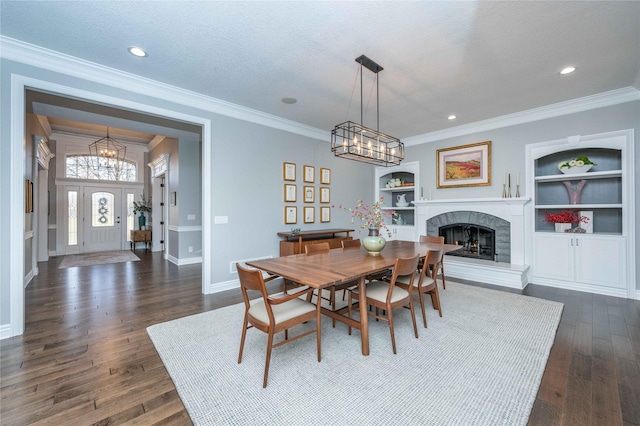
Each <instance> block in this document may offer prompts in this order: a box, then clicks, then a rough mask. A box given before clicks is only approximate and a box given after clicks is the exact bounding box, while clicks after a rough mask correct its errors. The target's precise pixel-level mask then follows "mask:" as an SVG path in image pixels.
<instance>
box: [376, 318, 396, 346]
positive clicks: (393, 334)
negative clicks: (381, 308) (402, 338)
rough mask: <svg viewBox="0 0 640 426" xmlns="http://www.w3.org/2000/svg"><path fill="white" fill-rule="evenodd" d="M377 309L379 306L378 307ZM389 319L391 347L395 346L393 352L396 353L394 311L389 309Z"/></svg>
mask: <svg viewBox="0 0 640 426" xmlns="http://www.w3.org/2000/svg"><path fill="white" fill-rule="evenodd" d="M376 309H377V308H376ZM387 319H388V320H389V332H390V333H391V347H392V348H393V354H394V355H395V354H396V334H395V332H394V331H393V312H392V311H391V309H389V315H388V316H387Z"/></svg>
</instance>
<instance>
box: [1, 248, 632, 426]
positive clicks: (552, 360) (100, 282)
mask: <svg viewBox="0 0 640 426" xmlns="http://www.w3.org/2000/svg"><path fill="white" fill-rule="evenodd" d="M136 254H138V256H139V257H140V258H141V261H139V262H128V263H120V264H111V265H96V266H85V267H80V268H69V269H58V268H57V266H58V264H59V263H60V261H61V260H62V258H52V259H51V260H50V261H49V262H43V263H40V264H39V265H38V266H39V275H38V276H36V277H35V278H34V279H33V281H32V282H31V283H30V284H29V286H28V287H27V289H26V330H25V333H24V335H22V336H17V337H14V338H11V339H5V340H3V341H1V342H0V374H1V376H0V379H1V381H0V390H1V400H0V424H2V425H31V424H37V425H116V424H131V425H153V424H163V425H171V424H175V425H188V424H191V421H190V419H189V415H188V414H187V412H186V410H185V408H184V406H183V404H182V402H181V401H180V398H179V397H178V394H177V392H176V389H175V387H174V385H173V382H172V381H171V378H170V377H169V375H168V373H167V371H166V370H165V368H164V366H163V364H162V362H161V360H160V357H159V356H158V354H157V352H156V350H155V348H154V346H153V344H152V343H151V340H150V339H149V337H148V336H147V332H146V328H147V327H148V326H150V325H152V324H156V323H160V322H164V321H168V320H172V319H175V318H180V317H184V316H188V315H192V314H196V313H200V312H203V311H208V310H211V309H215V308H218V307H222V306H227V305H231V304H235V303H239V302H241V296H240V292H239V290H230V291H227V292H224V293H218V294H214V295H203V294H202V292H201V282H200V276H201V275H200V274H201V272H200V265H189V266H181V267H177V266H175V265H172V264H170V263H168V262H166V261H165V260H163V259H162V256H161V254H159V253H144V252H141V251H138V252H136ZM475 285H478V284H475ZM483 286H484V287H491V286H486V285H483ZM491 288H495V289H498V290H504V289H502V288H500V287H491ZM445 291H446V290H445ZM512 292H513V291H512ZM524 294H527V295H531V296H535V297H540V298H543V299H549V300H556V301H559V302H562V303H564V304H565V306H564V311H563V314H562V320H561V322H560V326H559V328H558V333H557V336H556V339H555V343H554V346H553V348H552V350H551V354H550V357H549V361H548V363H547V367H546V370H545V373H544V377H543V379H542V383H541V385H540V389H539V392H538V396H537V398H536V401H535V404H534V407H533V410H532V412H531V416H530V420H529V424H531V425H607V426H609V425H627V426H630V425H640V302H638V301H633V300H626V299H619V298H614V297H605V296H599V295H593V294H587V293H579V292H574V291H568V290H560V289H554V288H549V287H542V286H536V285H529V286H527V288H526V289H525V290H524ZM444 308H445V310H444V315H446V307H444ZM240 329H241V325H240V324H238V333H240ZM354 356H359V354H354Z"/></svg>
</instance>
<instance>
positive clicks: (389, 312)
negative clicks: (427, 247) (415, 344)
mask: <svg viewBox="0 0 640 426" xmlns="http://www.w3.org/2000/svg"><path fill="white" fill-rule="evenodd" d="M419 258H420V256H419V255H418V254H416V255H415V256H413V257H410V258H406V259H396V261H395V264H394V266H393V273H392V275H391V281H390V282H385V281H372V282H370V283H369V284H367V286H366V287H365V298H366V304H367V305H370V306H373V307H374V308H376V310H375V313H371V312H367V309H366V307H365V308H364V310H363V307H362V306H358V309H359V310H360V316H361V317H362V315H372V316H373V317H374V318H375V319H376V320H382V321H386V322H387V323H388V324H389V332H390V333H391V346H392V348H393V353H394V354H395V353H396V338H395V333H394V330H393V311H394V310H395V309H397V308H401V307H403V306H406V305H407V304H408V305H409V310H410V311H411V320H412V322H413V332H414V334H415V336H416V339H417V338H418V327H416V314H415V312H414V310H413V297H412V294H411V292H412V290H413V281H414V278H415V276H416V270H417V268H418V259H419ZM403 276H404V277H408V282H409V283H410V285H409V286H407V288H406V289H405V288H402V287H400V286H399V285H398V282H397V280H398V277H403ZM359 291H360V290H359V288H355V289H351V290H349V305H348V308H349V309H348V312H349V318H351V310H352V306H353V304H352V302H353V300H354V299H356V300H358V299H359V297H360V294H359ZM378 309H383V315H379V312H378ZM384 311H386V317H385V316H384ZM363 312H364V313H363ZM349 334H351V327H349Z"/></svg>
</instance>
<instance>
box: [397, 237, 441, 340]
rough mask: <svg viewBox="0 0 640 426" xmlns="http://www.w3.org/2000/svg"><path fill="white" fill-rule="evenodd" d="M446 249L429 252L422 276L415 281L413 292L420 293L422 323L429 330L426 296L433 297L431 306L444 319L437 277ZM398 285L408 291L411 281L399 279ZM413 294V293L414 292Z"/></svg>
mask: <svg viewBox="0 0 640 426" xmlns="http://www.w3.org/2000/svg"><path fill="white" fill-rule="evenodd" d="M443 251H444V249H440V250H428V251H427V254H426V255H425V257H424V265H423V267H422V269H421V270H420V276H419V277H418V279H414V280H413V291H415V292H416V293H418V297H419V298H420V308H421V309H422V322H423V323H424V328H427V315H426V313H425V310H424V295H425V294H429V295H430V296H431V304H432V305H433V308H434V309H437V310H438V313H439V314H440V317H442V304H441V303H440V293H438V283H437V282H436V280H435V277H436V276H437V275H438V269H439V268H440V259H441V258H442V253H443ZM397 283H398V285H399V286H400V287H402V288H404V289H405V290H408V288H409V286H411V280H410V279H409V277H399V278H398V280H397ZM412 293H413V292H412Z"/></svg>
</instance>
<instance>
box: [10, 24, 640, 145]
mask: <svg viewBox="0 0 640 426" xmlns="http://www.w3.org/2000/svg"><path fill="white" fill-rule="evenodd" d="M0 45H2V49H0V57H2V58H5V59H8V60H12V61H15V62H19V63H23V64H26V65H31V66H34V67H38V68H43V69H47V70H49V71H53V72H57V73H61V74H64V75H70V76H73V77H77V78H81V79H84V80H89V81H93V82H96V83H100V84H106V85H109V86H112V87H116V88H119V89H122V90H127V91H130V92H136V93H139V94H142V95H147V96H151V97H155V98H158V99H162V100H165V101H169V102H174V103H177V104H180V105H184V106H187V107H193V108H198V109H201V110H204V111H208V112H211V113H214V114H220V115H224V116H227V117H231V118H235V119H238V120H243V121H247V122H251V123H255V124H259V125H263V126H266V127H271V128H274V129H279V130H283V131H286V132H290V133H294V134H298V135H301V136H305V137H309V138H312V139H317V140H321V141H324V142H328V141H329V140H330V139H331V133H330V132H329V131H327V130H322V129H318V128H316V127H311V126H307V125H305V124H301V123H298V122H295V121H292V120H287V119H284V118H281V117H278V116H275V115H272V114H267V113H265V112H262V111H258V110H254V109H251V108H247V107H244V106H241V105H237V104H233V103H231V102H226V101H223V100H221V99H217V98H213V97H210V96H205V95H202V94H200V93H196V92H192V91H189V90H185V89H181V88H179V87H175V86H171V85H168V84H165V83H160V82H158V81H155V80H151V79H148V78H146V77H141V76H138V75H135V74H130V73H126V72H123V71H120V70H117V69H114V68H110V67H106V66H104V65H99V64H96V63H93V62H89V61H86V60H83V59H79V58H76V57H73V56H70V55H66V54H63V53H60V52H56V51H53V50H50V49H46V48H43V47H40V46H36V45H33V44H29V43H25V42H22V41H20V40H16V39H12V38H9V37H5V36H0ZM636 80H637V81H635V82H634V85H636V86H640V73H639V74H638V76H637V77H636ZM637 100H640V90H638V88H636V87H633V86H629V87H624V88H621V89H616V90H611V91H609V92H603V93H598V94H595V95H591V96H586V97H583V98H577V99H573V100H569V101H564V102H559V103H556V104H551V105H547V106H543V107H539V108H534V109H530V110H526V111H520V112H516V113H512V114H507V115H503V116H500V117H494V118H490V119H487V120H481V121H476V122H474V123H468V124H464V125H461V126H456V127H452V128H449V129H443V130H437V131H435V132H429V133H424V134H421V135H416V136H410V137H407V138H403V139H402V142H403V143H404V144H405V146H412V145H419V144H423V143H429V142H435V141H438V140H443V139H448V138H453V137H458V136H464V135H468V134H472V133H478V132H483V131H488V130H495V129H499V128H502V127H508V126H513V125H518V124H524V123H530V122H533V121H538V120H543V119H547V118H553V117H558V116H561V115H567V114H573V113H576V112H582V111H587V110H591V109H596V108H602V107H606V106H611V105H616V104H620V103H625V102H631V101H637Z"/></svg>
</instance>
